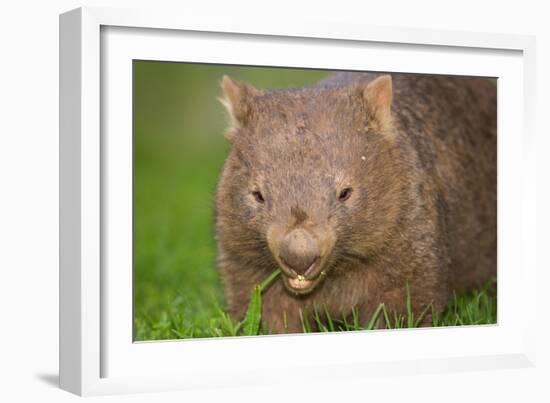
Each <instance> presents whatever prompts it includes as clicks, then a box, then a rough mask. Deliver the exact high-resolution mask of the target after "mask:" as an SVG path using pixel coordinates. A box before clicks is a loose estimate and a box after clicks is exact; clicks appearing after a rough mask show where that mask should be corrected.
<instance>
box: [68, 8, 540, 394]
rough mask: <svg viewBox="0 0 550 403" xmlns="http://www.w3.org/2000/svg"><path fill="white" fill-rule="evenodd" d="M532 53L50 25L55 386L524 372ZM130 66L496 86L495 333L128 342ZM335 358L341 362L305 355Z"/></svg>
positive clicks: (513, 41) (530, 300) (425, 42)
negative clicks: (56, 37)
mask: <svg viewBox="0 0 550 403" xmlns="http://www.w3.org/2000/svg"><path fill="white" fill-rule="evenodd" d="M224 49H225V50H224ZM319 49H321V50H324V51H325V52H323V51H319ZM534 49H535V43H534V38H532V37H529V36H520V35H504V34H487V33H483V34H481V33H466V32H456V31H442V30H438V31H428V30H416V29H406V28H382V27H369V26H366V25H365V26H363V25H362V26H357V25H344V24H336V23H334V24H330V23H326V22H316V21H301V22H300V23H292V22H286V23H281V21H265V20H264V21H255V20H246V21H245V20H239V19H223V20H215V19H211V18H209V19H205V18H196V16H193V15H172V14H170V13H162V12H158V11H157V12H152V11H144V10H115V9H104V8H80V9H77V10H73V11H70V12H68V13H65V14H62V15H61V16H60V385H61V387H62V388H63V389H66V390H68V391H71V392H73V393H76V394H79V395H97V394H112V393H134V392H140V391H144V392H145V391H159V390H171V389H186V388H201V387H204V388H206V387H215V386H235V385H238V386H245V385H252V384H258V383H272V382H282V381H292V374H293V372H294V371H298V370H300V371H302V372H301V377H302V378H306V379H307V378H308V377H311V378H312V379H313V378H315V379H316V380H319V379H326V380H327V381H331V380H338V379H340V380H342V379H346V378H347V377H357V376H370V375H373V374H377V375H379V374H381V373H385V374H389V375H397V374H413V373H419V372H421V373H425V372H441V371H456V370H479V369H498V368H521V367H530V366H533V365H534V362H535V346H534V339H535V334H534V329H535V328H534V327H533V325H532V323H533V321H530V320H529V319H530V315H533V312H535V289H536V284H535V278H536V266H535V262H534V256H535V251H534V247H535V246H534V245H535V242H532V241H530V240H532V237H533V236H534V235H533V234H534V233H535V232H536V231H535V216H534V214H535V213H534V208H532V207H533V205H534V203H535V201H534V200H535V183H534V179H533V177H534V175H533V173H534V172H535V161H534V158H531V157H532V155H534V151H533V147H534V132H533V110H534V108H533V103H534V90H535V77H534V68H535V64H534V57H535V56H534ZM327 51H330V53H329V54H330V56H331V57H330V59H329V58H327V56H326V54H327ZM323 55H324V56H323ZM404 55H405V56H407V57H403V56H404ZM415 56H421V57H415ZM137 58H139V59H149V60H174V61H194V62H205V63H206V62H210V63H230V64H244V65H271V66H277V65H280V66H287V67H322V68H330V69H334V70H338V69H357V70H375V71H407V72H422V73H444V74H458V75H482V76H491V77H498V78H499V81H498V93H499V98H498V100H499V103H498V111H499V121H498V122H499V126H498V128H499V146H498V147H499V148H498V151H499V162H498V165H499V167H498V168H499V171H498V172H499V194H498V196H499V204H498V208H499V228H498V231H499V233H498V235H499V252H498V253H499V255H498V257H499V267H498V278H499V282H498V288H499V289H498V309H499V311H498V324H497V325H495V326H477V327H476V326H469V327H456V328H436V329H411V330H403V331H370V332H349V333H346V334H343V333H338V334H323V335H289V336H264V337H252V338H244V337H242V338H224V339H207V340H184V341H173V342H151V343H134V342H133V341H132V339H131V327H132V322H131V304H132V300H131V295H132V290H131V284H132V283H131V269H132V267H131V242H129V241H131V202H130V204H128V201H129V200H130V201H131V191H132V189H131V180H130V181H128V179H129V178H131V152H130V150H131V147H130V148H128V145H129V144H130V145H131V136H130V137H128V133H131V85H129V84H130V82H131V81H130V80H131V74H130V76H128V72H129V71H130V72H131V70H128V68H129V66H131V60H133V59H137ZM129 127H130V129H129ZM129 130H130V132H129ZM114 133H116V134H114ZM129 142H130V143H129ZM512 167H513V169H512ZM129 175H130V176H129ZM518 189H519V190H518ZM503 217H506V219H504V218H503ZM527 234H530V235H529V236H530V237H531V238H530V239H529V240H528V239H527ZM112 267H117V270H113V269H111V268H112ZM512 267H514V270H509V269H508V268H512ZM128 276H130V277H128ZM128 279H130V281H128ZM512 295H514V296H515V297H517V296H518V295H520V296H521V297H522V298H517V299H514V300H513V301H512V300H511V299H510V297H511V296H512ZM128 318H130V322H128V320H129V319H128ZM128 335H130V337H129V336H128ZM337 346H339V348H340V349H344V351H346V349H347V350H349V351H350V354H338V355H330V354H328V355H327V354H325V355H324V356H323V357H322V359H321V358H320V357H319V355H318V354H316V352H317V351H318V349H319V348H321V347H322V348H324V349H325V350H327V351H331V348H336V347H337ZM358 346H360V347H361V348H360V349H357V347H358ZM411 347H412V348H411ZM282 352H287V353H288V354H286V355H285V354H281V353H282ZM351 352H352V353H351ZM260 356H261V357H262V358H263V359H262V360H258V359H257V357H260ZM289 357H294V358H289ZM266 362H269V363H270V364H269V365H267V364H266ZM304 369H307V371H303V370H304ZM327 369H328V371H327ZM327 374H330V377H329V375H327Z"/></svg>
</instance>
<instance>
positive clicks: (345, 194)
mask: <svg viewBox="0 0 550 403" xmlns="http://www.w3.org/2000/svg"><path fill="white" fill-rule="evenodd" d="M351 192H353V189H352V188H345V189H344V190H342V191H341V192H340V194H339V195H338V200H340V201H341V202H343V201H346V200H347V199H349V197H350V196H351Z"/></svg>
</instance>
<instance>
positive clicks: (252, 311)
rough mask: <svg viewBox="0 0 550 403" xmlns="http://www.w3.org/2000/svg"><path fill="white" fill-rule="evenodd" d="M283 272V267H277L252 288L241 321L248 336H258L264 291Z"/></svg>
mask: <svg viewBox="0 0 550 403" xmlns="http://www.w3.org/2000/svg"><path fill="white" fill-rule="evenodd" d="M280 273H281V269H279V268H278V269H276V270H275V271H274V272H273V273H271V274H270V275H269V277H267V278H266V279H265V280H264V281H262V282H261V283H260V284H258V285H257V286H256V287H254V289H253V290H252V294H251V295H250V303H249V304H248V309H247V310H246V316H245V317H244V320H243V321H242V322H241V323H240V325H241V326H242V328H243V333H244V334H245V335H246V336H256V335H258V334H259V332H260V326H261V323H262V292H263V291H264V290H265V289H266V288H267V287H268V286H269V285H270V284H271V282H272V281H273V280H275V278H277V276H278V275H279V274H280Z"/></svg>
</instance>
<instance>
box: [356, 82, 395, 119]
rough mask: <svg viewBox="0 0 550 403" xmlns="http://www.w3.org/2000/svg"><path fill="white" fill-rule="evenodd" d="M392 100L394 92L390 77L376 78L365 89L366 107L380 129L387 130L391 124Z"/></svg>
mask: <svg viewBox="0 0 550 403" xmlns="http://www.w3.org/2000/svg"><path fill="white" fill-rule="evenodd" d="M392 98H393V91H392V80H391V76H390V75H384V76H380V77H378V78H376V79H375V80H374V81H371V82H370V83H368V84H367V85H366V87H364V89H363V100H364V101H365V107H366V108H367V111H368V113H369V116H370V117H371V119H374V121H375V122H376V124H377V126H379V128H380V129H386V128H388V127H389V125H390V124H391V104H392Z"/></svg>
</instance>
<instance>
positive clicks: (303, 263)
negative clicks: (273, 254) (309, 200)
mask: <svg viewBox="0 0 550 403" xmlns="http://www.w3.org/2000/svg"><path fill="white" fill-rule="evenodd" d="M320 254H321V251H320V248H319V243H318V242H317V240H316V239H315V238H314V237H313V236H312V235H311V234H310V233H309V232H308V231H306V230H304V229H301V228H297V229H293V230H292V231H290V232H289V233H288V234H286V235H285V237H284V238H283V240H282V241H281V244H280V249H279V258H280V259H281V261H282V262H283V263H284V264H285V265H286V266H287V267H286V269H290V270H291V271H294V272H295V273H292V272H291V273H290V274H296V275H297V274H300V275H305V276H307V275H308V274H310V272H311V271H312V270H313V269H314V267H313V266H315V263H316V262H317V261H318V260H319V257H320ZM292 277H294V276H292Z"/></svg>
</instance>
